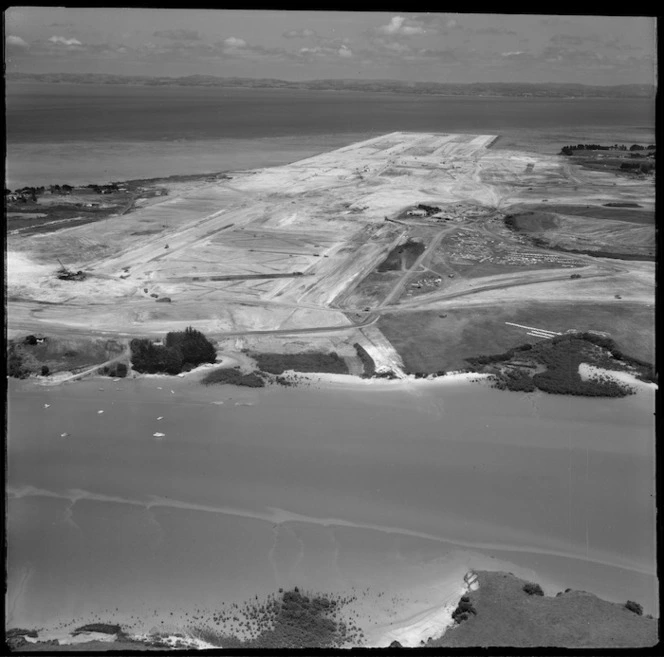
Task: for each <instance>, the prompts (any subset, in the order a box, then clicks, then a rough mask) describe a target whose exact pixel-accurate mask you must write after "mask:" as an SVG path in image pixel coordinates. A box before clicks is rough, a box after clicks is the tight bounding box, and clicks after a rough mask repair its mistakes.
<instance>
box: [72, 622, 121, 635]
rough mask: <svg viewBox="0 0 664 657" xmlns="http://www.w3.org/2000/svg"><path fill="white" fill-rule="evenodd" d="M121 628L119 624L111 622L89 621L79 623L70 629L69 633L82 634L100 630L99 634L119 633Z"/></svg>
mask: <svg viewBox="0 0 664 657" xmlns="http://www.w3.org/2000/svg"><path fill="white" fill-rule="evenodd" d="M121 630H122V628H121V627H120V626H119V625H115V624H111V623H90V624H88V625H81V627H77V628H76V629H75V630H72V632H71V634H72V635H73V636H76V635H77V634H83V633H87V632H100V633H101V634H119V633H120V631H121Z"/></svg>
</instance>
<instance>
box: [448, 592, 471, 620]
mask: <svg viewBox="0 0 664 657" xmlns="http://www.w3.org/2000/svg"><path fill="white" fill-rule="evenodd" d="M471 614H472V615H475V614H477V610H476V609H475V607H474V606H473V603H472V602H471V601H470V598H469V597H468V596H467V595H464V596H462V597H461V600H459V604H458V605H457V608H456V609H455V610H454V611H453V612H452V619H453V620H454V621H455V622H457V623H461V622H463V621H465V620H468V618H469V617H470V615H471Z"/></svg>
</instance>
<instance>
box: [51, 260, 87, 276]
mask: <svg viewBox="0 0 664 657" xmlns="http://www.w3.org/2000/svg"><path fill="white" fill-rule="evenodd" d="M57 260H58V262H59V263H60V269H58V271H57V276H58V278H59V279H60V280H61V281H84V280H85V278H86V275H85V272H84V271H83V270H82V269H79V270H78V271H72V270H71V269H67V267H65V266H64V265H63V264H62V260H60V258H57Z"/></svg>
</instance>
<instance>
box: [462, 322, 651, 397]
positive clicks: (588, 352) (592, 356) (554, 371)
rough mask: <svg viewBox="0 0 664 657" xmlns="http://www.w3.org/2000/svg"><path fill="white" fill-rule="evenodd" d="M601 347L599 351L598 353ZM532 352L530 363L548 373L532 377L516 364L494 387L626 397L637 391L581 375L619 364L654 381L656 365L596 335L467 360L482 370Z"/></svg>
mask: <svg viewBox="0 0 664 657" xmlns="http://www.w3.org/2000/svg"><path fill="white" fill-rule="evenodd" d="M594 347H599V350H597V349H594ZM524 352H528V360H530V361H534V362H536V363H539V364H540V365H545V366H546V371H544V372H538V373H537V374H534V375H533V376H532V377H531V376H530V375H529V374H528V373H527V372H525V371H523V369H522V366H524V367H525V365H524V364H522V363H517V362H513V363H512V365H513V366H514V369H512V367H510V368H509V369H506V368H503V369H502V371H500V372H494V386H495V387H496V388H500V389H502V390H505V389H507V390H519V391H522V392H531V391H532V390H534V389H535V388H538V389H539V390H542V391H543V392H548V393H552V394H561V395H582V396H586V397H625V396H626V395H630V394H632V393H633V392H634V390H633V389H632V388H631V387H630V386H627V385H625V384H623V383H618V382H616V381H614V380H612V379H611V378H609V377H607V376H600V377H597V378H595V379H590V380H587V381H584V380H583V379H582V378H581V376H580V375H579V365H580V364H581V363H584V362H586V363H590V364H595V365H597V366H599V367H606V368H608V369H615V367H616V361H620V362H621V364H625V365H628V366H631V367H633V368H635V369H636V373H637V374H638V375H639V376H640V377H641V378H642V379H644V380H653V379H654V378H655V374H654V371H653V367H652V365H650V364H649V363H646V362H644V361H640V360H638V359H636V358H631V357H629V356H625V355H624V354H623V353H622V352H621V351H619V350H618V349H617V347H616V344H615V342H614V341H613V340H611V339H610V338H607V337H605V336H602V335H597V334H594V333H588V332H586V333H566V334H565V335H559V336H556V337H554V338H552V339H551V340H546V341H542V342H539V343H537V344H536V345H530V344H526V345H522V346H521V347H516V348H514V349H510V350H509V351H506V352H505V353H502V354H495V355H488V356H476V357H474V358H468V359H466V360H467V362H468V363H470V364H471V365H472V366H473V367H474V368H476V369H478V370H482V369H483V368H484V367H486V366H488V365H493V364H498V363H508V364H509V362H510V361H512V360H513V359H514V358H515V356H517V355H518V354H522V355H523V353H524Z"/></svg>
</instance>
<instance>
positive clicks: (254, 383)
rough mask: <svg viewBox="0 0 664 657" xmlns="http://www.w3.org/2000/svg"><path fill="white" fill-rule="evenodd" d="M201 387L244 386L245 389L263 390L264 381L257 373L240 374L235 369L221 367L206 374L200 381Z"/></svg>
mask: <svg viewBox="0 0 664 657" xmlns="http://www.w3.org/2000/svg"><path fill="white" fill-rule="evenodd" d="M201 383H202V384H203V385H206V386H209V385H213V384H224V383H225V384H228V385H233V386H244V387H247V388H263V387H264V386H265V381H264V380H263V377H261V375H260V373H259V372H250V373H249V374H242V372H240V371H239V370H236V369H235V368H229V367H222V368H220V369H218V370H212V371H211V372H208V373H207V374H206V375H205V376H204V377H203V378H202V379H201Z"/></svg>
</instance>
